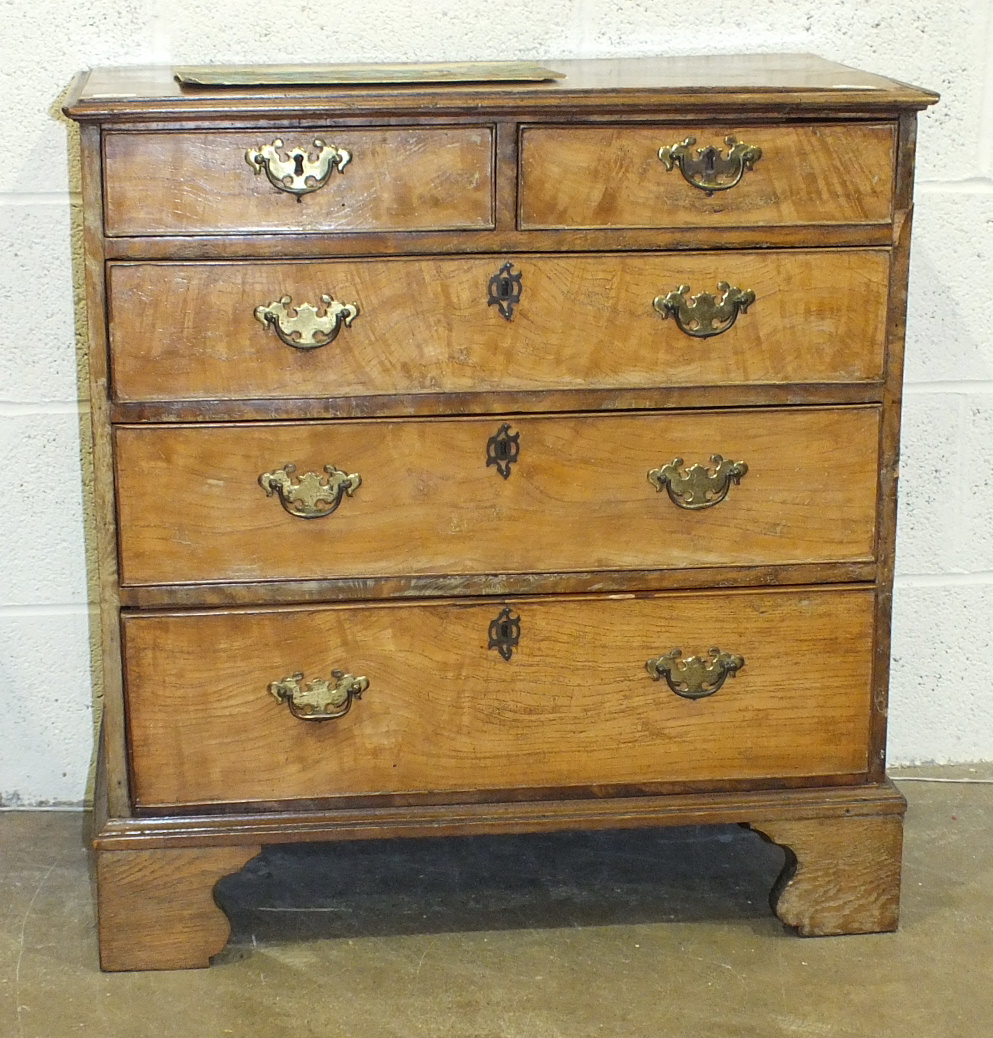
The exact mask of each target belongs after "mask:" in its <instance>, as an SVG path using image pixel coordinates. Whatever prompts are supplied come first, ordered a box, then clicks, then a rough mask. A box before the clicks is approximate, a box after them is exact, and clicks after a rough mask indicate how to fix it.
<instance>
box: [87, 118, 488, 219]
mask: <svg viewBox="0 0 993 1038" xmlns="http://www.w3.org/2000/svg"><path fill="white" fill-rule="evenodd" d="M291 134H292V135H293V136H291ZM315 136H317V137H322V138H323V139H324V140H326V141H327V143H328V144H329V145H334V146H336V147H339V148H344V149H345V150H347V151H349V152H350V153H351V155H352V159H351V162H350V163H349V164H348V165H347V166H346V167H345V169H344V171H343V172H341V174H340V175H339V173H338V172H337V171H336V172H335V173H333V174H332V175H331V179H330V180H329V181H328V183H327V184H326V185H325V186H324V187H323V188H321V189H320V190H318V191H315V192H313V193H311V194H308V195H306V196H303V197H302V199H301V201H299V202H298V201H297V199H296V197H295V196H294V195H292V194H288V193H286V192H284V191H279V190H277V189H276V188H274V187H273V186H272V185H271V184H270V183H269V181H268V179H267V178H266V177H265V176H264V175H258V176H256V175H255V174H254V173H253V171H252V168H251V167H250V166H249V165H248V163H247V162H246V160H245V152H246V151H247V150H248V149H253V148H259V147H262V146H263V145H266V144H270V143H271V142H272V141H273V139H274V138H275V137H281V138H282V137H285V138H286V139H285V144H286V146H287V147H297V146H301V147H303V146H308V145H310V144H311V142H312V141H313V140H314V137H315ZM104 167H105V172H104V192H105V197H106V212H105V223H106V232H107V234H108V235H111V236H114V235H129V234H132V235H146V234H184V233H195V232H197V231H204V232H208V233H218V232H223V231H337V230H350V231H370V230H376V231H389V230H401V231H408V230H410V231H412V230H420V231H424V230H440V229H457V228H482V227H492V226H493V130H492V127H489V126H477V127H465V128H463V127H449V128H444V129H439V128H428V127H408V128H405V129H376V130H353V129H348V130H343V131H341V132H339V131H337V130H313V129H309V130H297V131H291V130H265V129H255V130H242V131H234V132H226V133H225V132H211V131H200V132H198V133H157V134H149V133H108V134H106V135H105V136H104Z"/></svg>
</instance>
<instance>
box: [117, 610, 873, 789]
mask: <svg viewBox="0 0 993 1038" xmlns="http://www.w3.org/2000/svg"><path fill="white" fill-rule="evenodd" d="M510 604H511V605H512V607H513V609H514V611H515V612H516V613H517V614H519V616H520V622H521V637H520V643H519V645H518V648H517V650H516V651H515V652H514V654H513V656H512V658H511V659H510V660H509V661H506V660H504V659H503V658H502V657H501V656H500V655H499V653H497V652H496V651H495V650H492V649H490V648H488V629H489V624H490V622H491V621H492V620H494V619H495V618H496V617H497V614H498V613H499V612H500V607H501V605H502V603H500V602H496V603H494V602H492V601H483V602H478V601H476V602H474V601H471V600H470V601H469V602H468V603H462V602H458V601H452V602H445V603H440V604H432V605H399V604H397V605H370V606H355V607H324V608H314V609H305V608H301V609H281V610H268V611H266V610H259V611H243V612H214V613H211V612H199V613H193V614H182V613H178V614H172V615H170V614H159V615H127V616H126V617H125V619H124V623H123V631H124V643H125V659H126V668H127V670H126V673H127V683H128V695H129V704H130V711H129V720H130V733H131V745H132V753H133V770H134V782H135V796H136V800H137V802H138V803H139V804H141V805H143V806H152V805H167V804H195V803H212V802H216V803H223V802H225V801H236V802H237V801H251V800H265V801H275V800H284V799H285V800H292V799H294V798H301V797H302V798H314V797H317V798H319V797H327V796H333V795H345V794H351V795H356V794H363V793H367V794H376V793H388V792H416V791H435V792H437V791H444V790H462V789H469V788H472V789H476V790H480V791H481V790H487V789H490V790H494V791H497V790H500V789H505V788H511V787H527V786H537V787H549V786H570V785H577V784H578V785H583V784H598V785H600V786H603V787H609V786H610V785H611V784H616V783H632V782H651V781H664V780H669V781H680V780H682V781H692V780H693V779H700V778H709V779H711V780H719V779H722V778H725V779H737V778H746V777H750V778H761V777H766V776H774V775H804V774H817V775H821V774H830V773H840V774H853V773H858V772H861V771H864V769H865V767H866V753H867V745H868V744H867V737H868V712H869V686H870V679H871V671H872V616H873V593H872V592H871V590H864V589H860V590H844V591H843V590H817V589H807V590H804V591H799V592H792V591H791V592H785V591H778V592H777V591H771V592H768V591H767V592H728V593H723V594H721V593H711V594H707V593H684V594H680V595H674V594H670V595H651V596H645V597H634V596H616V597H591V598H584V597H577V598H568V597H559V598H549V599H523V600H520V601H517V602H512V603H510ZM714 645H718V646H719V647H720V648H722V649H724V650H725V651H728V652H735V653H738V654H740V655H742V656H744V658H745V667H744V669H743V670H742V671H741V672H740V673H739V674H738V675H737V676H736V677H735V678H734V679H728V680H727V681H726V682H725V684H724V686H723V688H722V689H721V690H720V691H719V692H717V693H716V694H715V695H713V696H711V697H709V698H707V699H702V700H697V701H691V700H687V699H684V698H681V697H680V696H677V695H675V694H674V693H673V692H671V691H670V690H669V689H668V687H667V686H666V684H665V683H664V682H657V681H653V680H652V678H651V676H650V675H649V674H648V672H647V671H646V669H645V663H646V661H647V660H648V659H650V658H652V657H654V656H658V655H660V654H662V653H668V652H670V651H672V650H673V649H674V648H677V647H678V648H682V650H683V652H684V655H685V656H689V655H690V654H706V652H707V651H708V649H709V648H710V647H711V646H714ZM335 668H337V669H339V670H345V671H347V672H348V673H351V674H355V675H361V676H364V677H366V678H368V681H369V688H368V690H367V691H366V692H365V693H363V696H362V699H361V700H360V701H358V702H356V703H355V705H354V706H353V707H352V709H351V711H350V712H349V713H348V714H346V715H345V716H344V717H343V718H340V719H339V720H337V721H329V722H321V723H315V722H307V721H301V720H298V719H296V718H294V717H292V716H291V715H290V713H289V711H288V709H287V707H286V706H285V705H283V704H281V703H277V702H276V700H275V699H274V698H273V697H272V696H271V695H270V694H269V692H268V685H269V684H270V683H271V682H274V681H278V680H281V679H283V678H285V677H287V676H289V675H291V674H294V673H298V672H303V674H304V675H305V678H313V677H320V676H323V677H326V678H329V677H330V673H331V670H332V669H335Z"/></svg>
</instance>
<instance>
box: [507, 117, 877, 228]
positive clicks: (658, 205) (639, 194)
mask: <svg viewBox="0 0 993 1038" xmlns="http://www.w3.org/2000/svg"><path fill="white" fill-rule="evenodd" d="M729 136H731V137H734V138H735V140H736V141H738V142H741V143H743V144H745V145H749V146H754V147H757V148H760V149H761V153H762V154H761V158H759V159H758V160H757V161H754V163H753V164H752V165H751V168H745V169H744V170H743V172H742V175H741V179H740V180H739V181H738V182H737V183H736V184H735V185H734V186H733V187H729V188H726V189H725V188H721V189H717V190H714V191H713V192H708V191H707V190H703V189H701V188H699V187H697V186H695V185H694V184H692V183H690V182H689V180H688V179H686V178H684V176H683V173H682V171H681V168H680V165H679V164H678V162H673V164H672V169H671V170H667V169H666V165H665V164H663V162H662V161H661V160H660V158H659V149H660V148H670V147H673V146H676V145H679V144H680V143H681V142H683V141H685V140H686V139H687V138H690V137H692V138H695V142H696V143H695V144H694V145H693V146H692V147H691V148H690V151H691V152H693V153H694V154H693V157H696V155H695V153H696V151H697V150H698V149H700V148H706V147H710V146H713V147H715V148H717V149H719V150H720V158H721V159H722V160H725V161H728V160H730V158H731V156H730V151H731V148H729V146H728V145H727V144H726V143H725V138H726V137H729ZM895 143H896V138H895V130H894V127H893V126H892V125H889V124H880V125H871V124H829V123H822V124H818V125H813V126H802V125H798V126H761V125H760V126H723V125H722V126H715V125H709V126H683V125H673V126H603V127H541V126H529V127H526V128H525V129H524V130H523V131H522V133H521V194H520V223H521V226H522V227H525V228H558V227H569V228H581V227H589V228H595V227H631V228H634V227H645V228H648V227H743V226H756V225H761V226H770V227H773V226H789V225H792V224H811V223H813V224H848V223H851V224H873V223H876V224H878V223H888V222H889V220H890V217H891V209H892V196H893V178H894V168H895V155H896V148H895ZM689 175H690V179H694V177H695V174H694V170H693V167H690V168H689ZM734 175H735V174H734V173H733V172H731V171H729V172H728V173H725V174H723V175H721V174H720V173H718V175H717V176H716V178H711V179H707V177H708V175H707V174H704V175H703V176H702V179H703V180H704V182H705V183H721V184H726V183H730V182H732V181H733V180H734ZM696 179H701V178H696Z"/></svg>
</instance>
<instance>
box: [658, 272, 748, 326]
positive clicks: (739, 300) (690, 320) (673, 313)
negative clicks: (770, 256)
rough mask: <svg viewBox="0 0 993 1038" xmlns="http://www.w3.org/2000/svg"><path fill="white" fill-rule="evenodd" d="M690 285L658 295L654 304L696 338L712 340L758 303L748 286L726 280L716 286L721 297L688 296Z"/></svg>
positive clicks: (661, 312) (700, 294) (707, 293)
mask: <svg viewBox="0 0 993 1038" xmlns="http://www.w3.org/2000/svg"><path fill="white" fill-rule="evenodd" d="M689 290H690V286H689V285H680V286H679V288H677V289H676V291H675V292H670V293H669V294H668V295H664V296H656V297H655V299H654V300H653V301H652V306H654V307H655V309H656V310H658V312H659V313H660V314H661V315H662V316H663V317H664V318H665V317H672V318H673V319H674V320H675V322H676V324H677V325H678V326H679V330H680V331H681V332H685V333H686V334H687V335H692V336H693V338H694V339H709V338H711V337H712V336H714V335H720V334H721V332H726V331H727V330H728V328H730V327H731V325H732V324H734V322H735V321H737V320H738V314H743V313H745V312H746V311H747V310H748V308H749V307H750V306H751V305H752V303H754V302H755V293H754V292H753V291H752V290H751V289H749V288H734V287H733V286H732V285H729V284H728V283H727V282H726V281H721V282H719V283H718V285H717V291H718V293H719V296H715V295H711V293H710V292H700V293H699V294H698V295H695V296H689V298H687V293H688V292H689Z"/></svg>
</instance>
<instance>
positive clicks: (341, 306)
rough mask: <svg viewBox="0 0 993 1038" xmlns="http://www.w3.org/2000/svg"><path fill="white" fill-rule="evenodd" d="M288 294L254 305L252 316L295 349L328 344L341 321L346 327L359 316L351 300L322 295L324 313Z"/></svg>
mask: <svg viewBox="0 0 993 1038" xmlns="http://www.w3.org/2000/svg"><path fill="white" fill-rule="evenodd" d="M292 302H293V300H292V299H291V298H290V296H282V297H280V298H279V299H277V300H276V302H274V303H269V304H268V305H267V306H257V307H256V308H255V319H256V320H257V321H259V323H261V324H263V325H266V326H267V327H270V328H275V329H276V334H277V335H278V336H279V337H280V339H281V340H282V341H283V342H285V343H286V345H287V346H293V347H295V348H296V349H298V350H316V349H317V348H318V346H327V344H328V343H329V342H334V340H335V339H336V338H337V337H338V332H339V331H340V330H341V326H342V325H343V324H344V325H345V326H346V327H348V325H350V324H351V323H352V321H354V320H355V318H356V317H358V316H359V308H358V307H357V306H356V305H355V304H354V303H338V302H336V301H335V300H334V299H332V298H331V296H321V302H322V303H323V304H324V313H323V314H322V313H321V311H320V309H319V308H318V307H316V306H311V305H310V303H300V304H299V305H298V306H293V305H292Z"/></svg>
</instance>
